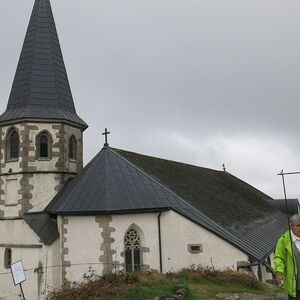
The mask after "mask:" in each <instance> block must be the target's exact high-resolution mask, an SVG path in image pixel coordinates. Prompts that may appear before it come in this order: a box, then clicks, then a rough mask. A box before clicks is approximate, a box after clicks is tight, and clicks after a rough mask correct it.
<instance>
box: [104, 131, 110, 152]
mask: <svg viewBox="0 0 300 300" xmlns="http://www.w3.org/2000/svg"><path fill="white" fill-rule="evenodd" d="M109 134H110V132H109V131H107V128H105V131H104V132H102V135H105V143H104V147H109V144H108V142H107V136H108V135H109Z"/></svg>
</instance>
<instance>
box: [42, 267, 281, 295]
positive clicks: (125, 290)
mask: <svg viewBox="0 0 300 300" xmlns="http://www.w3.org/2000/svg"><path fill="white" fill-rule="evenodd" d="M47 299H48V300H69V299H70V300H71V299H72V300H76V299H78V300H79V299H91V300H92V299H95V300H96V299H98V300H148V299H149V300H175V299H177V300H198V299H199V300H200V299H201V300H211V299H236V300H238V299H240V300H256V299H257V300H264V299H270V300H271V299H278V300H281V299H286V296H285V295H284V294H283V293H282V290H280V289H278V288H277V287H275V286H273V285H269V284H263V283H261V282H259V281H258V280H256V279H255V278H254V277H251V276H248V275H246V274H242V273H237V272H234V271H231V270H227V271H223V272H220V271H215V270H210V269H202V270H194V269H190V270H184V271H181V272H179V273H167V274H164V275H162V274H159V273H157V272H149V273H139V274H137V273H127V274H117V275H116V274H112V275H110V276H107V277H105V278H104V277H101V278H100V277H97V276H95V275H94V273H93V272H92V271H91V272H90V273H89V274H85V275H84V277H83V281H82V282H81V283H72V284H68V285H66V286H65V287H64V288H63V289H61V290H57V291H51V292H50V293H49V294H48V297H47Z"/></svg>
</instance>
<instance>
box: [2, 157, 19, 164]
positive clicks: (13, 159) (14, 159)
mask: <svg viewBox="0 0 300 300" xmlns="http://www.w3.org/2000/svg"><path fill="white" fill-rule="evenodd" d="M16 161H19V158H10V159H7V160H6V161H5V162H6V163H10V162H16Z"/></svg>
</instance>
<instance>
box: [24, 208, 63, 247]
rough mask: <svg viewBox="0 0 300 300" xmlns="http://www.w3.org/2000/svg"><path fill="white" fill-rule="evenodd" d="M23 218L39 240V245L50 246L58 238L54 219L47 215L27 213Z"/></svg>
mask: <svg viewBox="0 0 300 300" xmlns="http://www.w3.org/2000/svg"><path fill="white" fill-rule="evenodd" d="M23 218H24V220H25V222H26V223H27V224H28V225H29V227H30V228H31V229H32V230H33V231H34V232H35V233H36V234H37V236H38V237H39V238H40V242H41V243H44V244H45V245H51V244H52V243H53V242H54V241H55V240H56V239H57V238H58V237H59V232H58V229H57V223H56V219H55V218H51V217H50V215H49V214H46V213H43V212H42V213H27V214H25V215H24V216H23Z"/></svg>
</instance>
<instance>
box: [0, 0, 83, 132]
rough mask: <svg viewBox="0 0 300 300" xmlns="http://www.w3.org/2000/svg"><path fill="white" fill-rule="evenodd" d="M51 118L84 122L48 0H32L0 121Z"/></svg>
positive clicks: (80, 123) (81, 125) (77, 122)
mask: <svg viewBox="0 0 300 300" xmlns="http://www.w3.org/2000/svg"><path fill="white" fill-rule="evenodd" d="M24 118H25V119H28V118H29V119H47V120H49V119H54V120H60V121H61V120H63V121H69V122H72V123H75V124H76V125H77V126H79V127H82V128H84V129H85V128H86V127H87V124H86V123H85V122H84V121H83V120H82V119H81V118H80V117H79V116H78V115H77V113H76V110H75V106H74V102H73V98H72V94H71V89H70V85H69V81H68V77H67V72H66V69H65V64H64V61H63V56H62V52H61V48H60V45H59V40H58V36H57V32H56V27H55V23H54V18H53V15H52V10H51V6H50V2H49V0H36V1H35V4H34V7H33V10H32V15H31V18H30V22H29V26H28V29H27V33H26V36H25V40H24V44H23V48H22V51H21V55H20V59H19V63H18V67H17V70H16V74H15V78H14V81H13V85H12V89H11V93H10V97H9V101H8V105H7V108H6V111H5V112H4V113H3V114H2V115H1V116H0V122H11V121H14V120H16V119H24Z"/></svg>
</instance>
